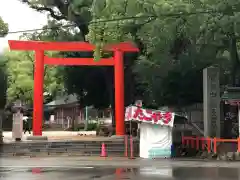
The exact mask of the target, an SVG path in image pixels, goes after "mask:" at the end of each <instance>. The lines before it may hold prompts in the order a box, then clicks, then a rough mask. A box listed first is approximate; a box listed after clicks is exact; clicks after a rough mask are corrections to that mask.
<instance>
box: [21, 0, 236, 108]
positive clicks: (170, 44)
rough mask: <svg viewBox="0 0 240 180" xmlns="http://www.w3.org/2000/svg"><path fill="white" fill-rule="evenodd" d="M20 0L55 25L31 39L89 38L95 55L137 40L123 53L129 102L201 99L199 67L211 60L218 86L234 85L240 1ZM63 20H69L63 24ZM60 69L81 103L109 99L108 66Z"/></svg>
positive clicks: (180, 103)
mask: <svg viewBox="0 0 240 180" xmlns="http://www.w3.org/2000/svg"><path fill="white" fill-rule="evenodd" d="M22 1H23V2H25V3H27V4H28V5H29V6H30V7H31V8H33V9H36V10H37V11H40V12H41V11H46V12H48V13H49V15H50V17H51V18H50V21H49V26H50V27H52V28H51V29H45V30H44V31H43V32H41V33H35V34H34V37H33V36H31V38H33V39H34V38H35V39H41V40H67V41H88V42H91V43H93V44H95V45H96V46H97V48H98V50H99V51H95V55H97V56H101V55H102V53H101V51H100V50H101V47H102V46H103V45H104V44H107V43H116V42H121V41H132V42H134V43H135V44H136V45H137V46H138V47H139V49H140V53H139V54H138V55H136V54H126V56H125V84H126V97H125V98H126V104H129V103H132V102H133V101H134V100H135V99H143V101H144V103H145V104H146V105H149V106H150V105H151V106H153V105H155V106H161V105H175V106H183V105H187V104H192V103H196V102H201V101H202V69H203V68H205V67H207V66H209V65H213V64H216V65H218V66H219V67H220V68H221V84H222V85H227V84H232V85H234V86H237V85H239V67H240V66H239V55H238V47H239V33H240V29H239V21H240V20H239V12H240V0H222V1H218V0H204V1H185V0H183V1H178V0H154V1H153V0H131V1H127V0H118V1H114V0H71V1H70V0H48V1H45V0H22ZM63 20H65V21H67V24H68V25H70V26H68V27H66V26H65V27H63V25H66V22H63ZM59 26H60V27H61V28H58V27H59ZM73 27H75V28H73ZM96 53H98V54H96ZM99 53H101V54H99ZM61 55H63V56H66V57H83V56H91V53H90V54H89V53H77V52H73V53H61ZM61 73H63V74H64V77H65V78H64V82H65V86H66V89H67V90H68V91H69V92H77V93H78V94H79V95H80V96H81V97H84V98H83V99H82V101H85V102H86V103H91V104H99V105H101V106H103V105H104V106H106V105H108V104H112V105H113V100H112V99H113V98H112V96H113V94H111V93H110V92H112V90H113V78H112V77H113V72H112V69H106V68H92V67H89V68H86V67H66V68H62V69H61ZM79 77H81V78H79ZM90 77H92V79H91V80H90ZM106 88H107V89H108V91H106ZM84 92H88V93H87V95H86V94H85V95H84V96H83V93H84ZM105 93H106V94H105ZM107 94H108V95H109V96H107ZM90 100H91V101H90ZM98 100H99V101H98ZM101 101H105V102H104V103H103V104H101V103H100V102H101Z"/></svg>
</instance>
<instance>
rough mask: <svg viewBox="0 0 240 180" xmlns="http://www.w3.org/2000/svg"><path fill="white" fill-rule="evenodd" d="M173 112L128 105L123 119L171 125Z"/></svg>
mask: <svg viewBox="0 0 240 180" xmlns="http://www.w3.org/2000/svg"><path fill="white" fill-rule="evenodd" d="M174 116H175V114H174V113H173V112H168V111H159V110H151V109H144V108H141V107H137V106H128V107H126V110H125V121H138V122H144V123H152V124H160V125H165V126H170V127H173V123H174Z"/></svg>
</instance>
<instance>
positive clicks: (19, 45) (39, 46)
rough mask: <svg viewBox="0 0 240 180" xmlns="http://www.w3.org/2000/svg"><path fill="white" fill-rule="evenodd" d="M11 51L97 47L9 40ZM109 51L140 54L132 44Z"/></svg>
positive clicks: (122, 44)
mask: <svg viewBox="0 0 240 180" xmlns="http://www.w3.org/2000/svg"><path fill="white" fill-rule="evenodd" d="M8 44H9V47H10V49H11V50H28V51H34V50H43V51H93V50H94V49H95V46H94V45H92V44H90V43H87V42H73V41H72V42H71V41H70V42H45V41H19V40H9V41H8ZM103 49H104V50H107V51H116V50H119V51H123V52H138V51H139V49H138V48H137V47H136V46H134V45H133V44H132V43H130V42H122V43H118V44H112V45H107V46H105V47H104V48H103Z"/></svg>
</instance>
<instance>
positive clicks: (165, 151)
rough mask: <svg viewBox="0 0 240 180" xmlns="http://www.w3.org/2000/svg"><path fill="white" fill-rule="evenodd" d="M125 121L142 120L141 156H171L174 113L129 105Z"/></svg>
mask: <svg viewBox="0 0 240 180" xmlns="http://www.w3.org/2000/svg"><path fill="white" fill-rule="evenodd" d="M125 121H137V122H140V157H142V158H160V157H166V158H167V157H170V156H171V147H172V128H173V123H174V113H172V112H165V111H157V110H148V109H143V108H140V107H136V106H129V107H127V108H126V112H125Z"/></svg>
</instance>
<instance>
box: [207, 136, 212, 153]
mask: <svg viewBox="0 0 240 180" xmlns="http://www.w3.org/2000/svg"><path fill="white" fill-rule="evenodd" d="M206 139H207V151H208V153H210V152H211V138H209V137H208V138H206Z"/></svg>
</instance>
